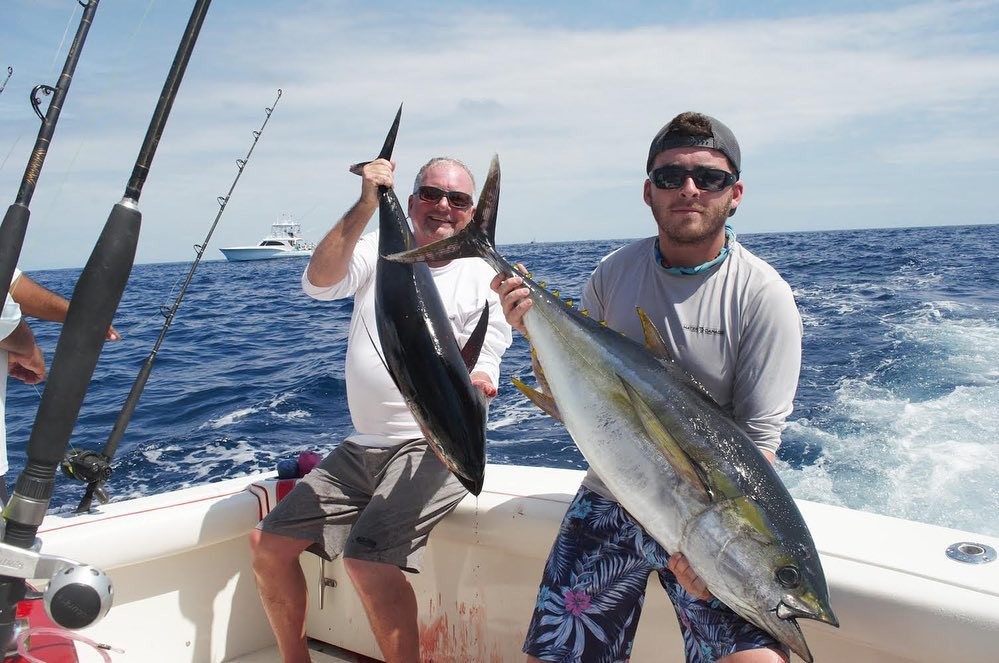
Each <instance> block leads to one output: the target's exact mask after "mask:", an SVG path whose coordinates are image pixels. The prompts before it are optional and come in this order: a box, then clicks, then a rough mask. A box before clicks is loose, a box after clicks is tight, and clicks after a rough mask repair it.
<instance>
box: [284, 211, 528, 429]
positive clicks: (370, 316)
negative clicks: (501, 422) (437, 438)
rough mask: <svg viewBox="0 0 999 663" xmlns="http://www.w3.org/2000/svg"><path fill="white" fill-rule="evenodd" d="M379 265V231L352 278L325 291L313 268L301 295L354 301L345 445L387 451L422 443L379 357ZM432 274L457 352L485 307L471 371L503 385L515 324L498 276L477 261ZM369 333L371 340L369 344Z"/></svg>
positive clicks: (359, 250) (362, 245)
mask: <svg viewBox="0 0 999 663" xmlns="http://www.w3.org/2000/svg"><path fill="white" fill-rule="evenodd" d="M377 262H378V231H377V230H376V231H374V232H371V233H368V234H366V235H364V236H362V237H361V239H360V240H359V241H358V243H357V246H356V247H355V248H354V253H353V255H352V256H351V260H350V265H349V267H348V270H347V276H346V277H345V278H344V279H343V280H342V281H340V282H339V283H335V284H333V285H332V286H330V287H327V288H320V287H317V286H315V285H313V284H312V283H311V282H310V281H309V278H308V269H306V270H305V273H303V274H302V289H303V290H304V291H305V293H306V294H307V295H309V296H310V297H313V298H315V299H323V300H333V299H342V298H345V297H350V296H353V297H354V312H353V314H352V315H351V318H350V330H349V331H348V334H347V356H346V362H345V367H344V371H345V373H346V381H347V406H348V408H349V409H350V418H351V422H352V423H353V425H354V432H352V433H351V434H350V435H349V436H348V439H350V440H352V441H354V442H357V443H358V444H366V445H368V446H388V445H391V444H396V443H398V442H400V441H403V440H410V439H415V438H419V437H423V433H422V432H421V431H420V427H419V426H418V425H417V423H416V420H415V419H413V415H412V414H411V413H410V411H409V407H408V406H407V405H406V402H405V400H404V399H403V397H402V394H401V393H399V390H398V389H397V388H396V386H395V384H394V383H393V382H392V377H391V376H390V375H389V372H388V371H387V370H386V369H385V366H384V365H383V363H382V360H381V358H380V356H379V352H380V351H381V344H380V342H379V340H378V328H377V324H376V322H375V268H376V266H377ZM430 274H431V276H432V277H433V279H434V284H435V285H436V286H437V290H438V291H439V293H440V297H441V301H442V302H443V303H444V308H445V310H447V313H448V318H449V320H450V321H451V328H452V330H453V331H454V336H455V339H456V340H457V341H458V345H459V346H463V345H464V344H465V342H466V341H467V340H468V338H469V336H471V334H472V330H473V329H475V325H476V323H477V322H478V321H479V316H480V315H481V314H482V309H483V307H484V306H485V304H486V302H489V328H488V330H487V332H486V337H485V340H484V341H483V343H482V351H481V352H480V353H479V358H478V361H477V362H476V364H475V366H474V368H473V369H472V370H473V371H482V372H483V373H486V374H487V375H489V377H490V378H492V381H493V384H494V385H498V384H499V373H500V358H501V357H502V356H503V353H504V352H506V349H507V348H508V347H509V346H510V344H511V343H512V342H513V336H512V332H511V330H510V325H509V324H507V322H506V320H505V319H504V318H503V314H502V311H503V309H502V307H501V306H500V302H499V297H498V296H497V295H496V293H495V292H493V291H492V290H491V289H490V288H489V282H490V281H491V280H492V278H493V276H494V275H495V271H494V270H493V269H492V268H490V267H489V265H488V264H486V262H485V261H483V260H481V259H479V258H462V259H460V260H452V261H451V262H450V263H448V264H447V265H445V266H443V267H431V268H430ZM368 334H370V335H371V338H372V339H374V342H373V343H372V341H371V340H369V338H368Z"/></svg>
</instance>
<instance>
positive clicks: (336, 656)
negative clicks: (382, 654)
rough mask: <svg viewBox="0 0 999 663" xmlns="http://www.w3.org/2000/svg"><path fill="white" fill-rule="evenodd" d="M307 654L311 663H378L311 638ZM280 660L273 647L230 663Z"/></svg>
mask: <svg viewBox="0 0 999 663" xmlns="http://www.w3.org/2000/svg"><path fill="white" fill-rule="evenodd" d="M309 653H310V654H311V655H312V663H380V661H379V660H378V659H375V658H371V657H370V656H364V655H363V654H355V653H354V652H351V651H347V650H346V649H341V648H340V647H334V646H333V645H330V644H327V643H325V642H322V641H320V640H315V639H313V638H310V639H309ZM280 660H281V656H280V655H279V654H278V648H277V646H276V645H275V646H274V647H268V648H267V649H261V650H260V651H255V652H253V653H252V654H247V655H245V656H240V657H239V658H236V659H233V660H232V661H231V662H230V663H274V661H280Z"/></svg>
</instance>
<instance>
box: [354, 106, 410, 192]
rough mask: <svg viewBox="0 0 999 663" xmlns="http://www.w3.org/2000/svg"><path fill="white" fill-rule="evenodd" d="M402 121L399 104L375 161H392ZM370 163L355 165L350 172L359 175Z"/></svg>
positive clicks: (363, 162) (364, 162)
mask: <svg viewBox="0 0 999 663" xmlns="http://www.w3.org/2000/svg"><path fill="white" fill-rule="evenodd" d="M401 119H402V104H399V110H397V111H396V112H395V120H393V121H392V126H391V127H389V131H388V135H387V136H385V142H384V143H383V144H382V150H381V152H379V153H378V156H377V157H376V158H377V159H385V160H386V161H391V160H392V151H393V150H394V149H395V138H396V136H398V135H399V121H400V120H401ZM369 163H371V162H370V161H362V162H360V163H355V164H354V165H352V166H351V167H350V172H352V173H354V174H355V175H360V174H361V171H362V170H363V169H364V167H365V166H367V165H368V164H369Z"/></svg>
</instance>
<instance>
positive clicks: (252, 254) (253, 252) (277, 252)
mask: <svg viewBox="0 0 999 663" xmlns="http://www.w3.org/2000/svg"><path fill="white" fill-rule="evenodd" d="M219 251H221V252H222V255H224V256H225V259H226V260H228V261H229V262H246V261H248V260H275V259H278V258H307V257H309V256H311V255H312V251H303V250H297V249H281V248H274V247H259V248H258V247H247V248H241V247H236V248H231V249H219Z"/></svg>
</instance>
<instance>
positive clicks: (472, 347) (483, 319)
mask: <svg viewBox="0 0 999 663" xmlns="http://www.w3.org/2000/svg"><path fill="white" fill-rule="evenodd" d="M488 330H489V302H486V305H485V306H483V307H482V314H481V315H479V321H478V322H477V323H475V329H473V330H472V335H471V336H469V337H468V340H467V341H465V347H463V348H460V350H461V358H462V359H463V360H464V362H465V368H466V369H468V372H469V373H471V372H472V369H473V368H475V362H477V361H479V352H481V351H482V342H483V341H484V340H485V338H486V332H487V331H488Z"/></svg>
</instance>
